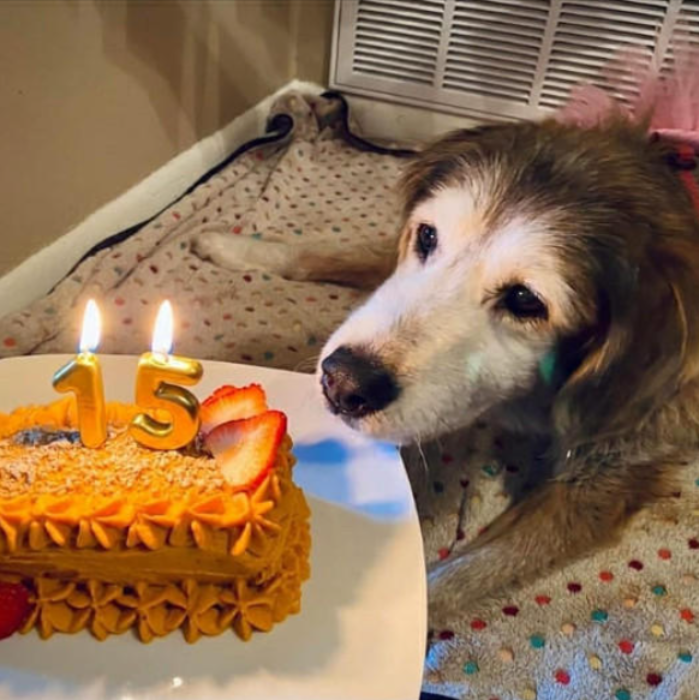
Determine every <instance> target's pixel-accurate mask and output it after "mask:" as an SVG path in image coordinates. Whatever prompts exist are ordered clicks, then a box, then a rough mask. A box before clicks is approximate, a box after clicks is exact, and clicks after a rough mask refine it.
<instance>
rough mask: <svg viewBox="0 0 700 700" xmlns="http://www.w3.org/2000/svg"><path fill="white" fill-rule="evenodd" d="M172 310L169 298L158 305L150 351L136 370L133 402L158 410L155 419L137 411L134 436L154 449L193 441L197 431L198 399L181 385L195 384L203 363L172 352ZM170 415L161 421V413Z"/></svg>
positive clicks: (175, 446) (132, 428) (168, 448)
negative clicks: (134, 399)
mask: <svg viewBox="0 0 700 700" xmlns="http://www.w3.org/2000/svg"><path fill="white" fill-rule="evenodd" d="M173 324H174V321H173V309H172V306H171V305H170V302H169V301H165V302H163V303H162V304H161V307H160V309H159V311H158V316H157V318H156V324H155V327H154V330H153V341H152V343H151V352H147V353H144V354H143V355H141V358H140V359H139V365H138V370H137V373H136V404H137V405H138V406H139V408H145V409H151V411H152V412H153V411H157V412H159V413H157V414H156V415H157V416H158V419H156V418H155V417H154V416H153V415H149V414H148V413H139V414H138V415H137V416H136V417H135V418H134V419H133V421H132V423H131V426H130V432H131V435H132V436H133V438H134V439H135V440H136V441H137V442H139V443H141V444H142V445H144V446H146V447H150V448H152V449H155V450H176V449H178V448H179V447H184V446H185V445H187V444H189V443H190V442H192V440H194V438H195V437H196V435H197V431H198V430H199V424H200V418H199V402H198V401H197V399H196V397H195V396H194V395H193V394H192V393H191V392H189V391H187V389H183V388H182V386H179V385H180V384H185V385H191V384H196V383H197V382H198V381H199V380H200V379H201V378H202V371H203V370H202V365H201V364H200V363H199V362H197V361H196V360H191V359H189V358H187V357H178V356H176V355H171V354H170V353H171V351H172V344H173ZM163 411H164V412H166V413H168V414H169V417H170V420H169V421H162V420H160V418H161V417H162V416H161V415H160V412H163Z"/></svg>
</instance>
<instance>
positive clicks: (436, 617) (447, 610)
mask: <svg viewBox="0 0 700 700" xmlns="http://www.w3.org/2000/svg"><path fill="white" fill-rule="evenodd" d="M441 563H442V562H438V563H437V564H433V565H432V566H431V567H430V568H429V569H428V629H430V630H433V631H436V632H439V631H440V630H444V629H450V628H451V627H453V626H454V619H455V616H456V615H457V611H458V610H459V602H458V601H457V600H456V599H455V597H456V596H455V591H454V588H453V586H452V585H451V582H450V580H449V576H448V575H445V573H446V572H445V571H444V570H443V569H442V568H441V566H440V565H441Z"/></svg>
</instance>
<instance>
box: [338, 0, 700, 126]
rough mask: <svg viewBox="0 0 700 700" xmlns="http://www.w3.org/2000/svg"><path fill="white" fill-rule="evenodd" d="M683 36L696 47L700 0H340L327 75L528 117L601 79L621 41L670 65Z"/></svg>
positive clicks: (417, 98) (342, 86) (408, 98)
mask: <svg viewBox="0 0 700 700" xmlns="http://www.w3.org/2000/svg"><path fill="white" fill-rule="evenodd" d="M678 42H682V43H685V44H688V43H689V44H694V45H695V47H696V50H697V44H698V2H697V1H693V2H688V1H687V0H336V20H335V35H334V47H333V60H332V66H331V80H330V82H331V86H332V87H333V88H335V89H338V90H342V91H344V92H347V93H350V94H360V95H365V96H375V97H379V98H382V99H385V100H392V101H396V102H401V103H405V104H414V105H419V106H426V107H431V108H432V109H436V110H441V111H445V112H453V113H457V114H470V115H477V116H480V117H486V118H489V117H490V118H504V117H505V118H516V119H517V118H531V117H535V116H537V115H538V114H541V113H542V111H543V110H548V109H554V108H556V107H558V106H560V105H562V104H563V103H564V102H565V101H566V99H567V97H568V95H569V93H570V91H571V88H572V87H573V86H574V85H576V84H578V83H581V82H593V83H596V82H600V81H601V69H602V67H603V66H604V65H607V64H608V63H609V61H610V60H611V59H612V58H613V57H614V56H615V55H617V54H618V53H619V52H620V50H624V49H638V48H643V49H645V50H646V52H647V55H649V56H651V55H653V57H654V60H655V61H657V62H658V63H659V64H660V65H662V67H663V69H664V70H668V69H669V67H670V66H671V64H672V61H673V52H672V46H674V45H678ZM606 70H611V69H610V68H606ZM613 70H614V69H613ZM617 77H619V78H622V81H621V86H622V87H621V89H620V94H619V96H620V97H622V98H623V99H624V98H629V97H631V96H632V95H634V93H635V84H634V80H633V78H632V77H631V76H625V75H622V76H617Z"/></svg>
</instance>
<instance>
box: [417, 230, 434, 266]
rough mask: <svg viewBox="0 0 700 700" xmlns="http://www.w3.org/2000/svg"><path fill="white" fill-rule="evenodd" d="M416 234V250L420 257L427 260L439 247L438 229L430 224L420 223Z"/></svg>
mask: <svg viewBox="0 0 700 700" xmlns="http://www.w3.org/2000/svg"><path fill="white" fill-rule="evenodd" d="M416 233H417V235H416V252H417V253H418V257H419V258H420V259H421V260H422V261H425V260H426V259H427V258H428V256H429V255H430V254H431V253H432V252H433V251H434V250H435V248H437V241H438V235H437V229H436V228H435V226H431V225H430V224H419V225H418V230H417V232H416Z"/></svg>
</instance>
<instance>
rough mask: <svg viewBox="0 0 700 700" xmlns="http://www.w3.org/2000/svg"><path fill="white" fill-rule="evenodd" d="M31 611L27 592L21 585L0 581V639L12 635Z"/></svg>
mask: <svg viewBox="0 0 700 700" xmlns="http://www.w3.org/2000/svg"><path fill="white" fill-rule="evenodd" d="M31 609H32V606H31V603H30V602H29V591H28V590H27V589H26V588H25V587H24V586H23V585H22V584H21V583H6V582H3V581H0V639H5V638H6V637H9V636H11V635H13V634H14V633H15V632H16V631H17V630H18V629H19V628H20V627H21V626H22V623H23V622H24V621H25V620H26V619H27V615H29V612H30V610H31Z"/></svg>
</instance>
